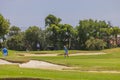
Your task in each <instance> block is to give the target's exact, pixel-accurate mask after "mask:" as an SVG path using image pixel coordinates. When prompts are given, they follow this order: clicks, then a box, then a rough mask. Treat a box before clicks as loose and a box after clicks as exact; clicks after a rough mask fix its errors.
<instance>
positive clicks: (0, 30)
mask: <svg viewBox="0 0 120 80" xmlns="http://www.w3.org/2000/svg"><path fill="white" fill-rule="evenodd" d="M9 26H10V23H9V21H8V20H7V19H5V18H4V17H3V16H2V14H0V38H3V41H4V35H5V34H7V33H8V32H9Z"/></svg>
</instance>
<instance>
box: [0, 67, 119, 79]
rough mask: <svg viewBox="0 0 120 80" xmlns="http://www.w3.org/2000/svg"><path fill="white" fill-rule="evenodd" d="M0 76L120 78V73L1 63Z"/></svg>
mask: <svg viewBox="0 0 120 80" xmlns="http://www.w3.org/2000/svg"><path fill="white" fill-rule="evenodd" d="M0 69H1V71H0V78H4V77H8V78H9V77H10V78H16V77H26V78H43V79H50V80H120V77H119V75H120V74H112V73H89V72H75V71H54V70H41V69H25V68H19V67H18V66H10V65H1V66H0Z"/></svg>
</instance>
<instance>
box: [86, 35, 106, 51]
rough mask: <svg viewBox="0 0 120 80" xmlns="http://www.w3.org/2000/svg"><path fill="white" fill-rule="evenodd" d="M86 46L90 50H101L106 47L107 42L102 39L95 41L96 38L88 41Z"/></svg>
mask: <svg viewBox="0 0 120 80" xmlns="http://www.w3.org/2000/svg"><path fill="white" fill-rule="evenodd" d="M85 44H86V48H87V49H89V50H101V49H104V48H105V47H106V42H104V41H103V40H101V39H95V38H94V37H91V38H90V39H88V40H87V41H86V43H85Z"/></svg>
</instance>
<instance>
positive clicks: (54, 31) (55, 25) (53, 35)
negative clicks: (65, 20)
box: [45, 14, 61, 47]
mask: <svg viewBox="0 0 120 80" xmlns="http://www.w3.org/2000/svg"><path fill="white" fill-rule="evenodd" d="M60 21H61V19H60V18H57V17H56V16H54V15H51V14H49V15H48V16H47V17H46V18H45V26H46V29H47V33H46V34H49V39H50V43H49V44H48V45H52V46H54V47H56V44H57V42H58V34H59V29H60V28H59V24H60Z"/></svg>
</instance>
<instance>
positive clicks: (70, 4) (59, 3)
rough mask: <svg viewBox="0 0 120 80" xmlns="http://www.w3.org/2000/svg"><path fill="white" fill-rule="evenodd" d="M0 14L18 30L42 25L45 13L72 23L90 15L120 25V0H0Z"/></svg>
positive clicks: (74, 24) (64, 22)
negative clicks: (18, 28)
mask: <svg viewBox="0 0 120 80" xmlns="http://www.w3.org/2000/svg"><path fill="white" fill-rule="evenodd" d="M0 13H1V14H2V15H3V16H4V17H5V18H7V19H9V20H10V23H11V26H13V25H15V26H18V27H20V28H21V29H22V30H25V29H27V28H28V27H29V26H34V25H35V26H38V27H41V28H44V25H45V24H44V19H45V17H46V16H48V15H49V14H53V15H55V16H56V17H59V18H61V19H62V22H61V23H63V24H71V25H72V26H76V25H78V23H79V20H84V19H90V18H91V19H94V20H96V19H97V20H105V21H110V22H111V23H112V25H113V26H120V0H0Z"/></svg>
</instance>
